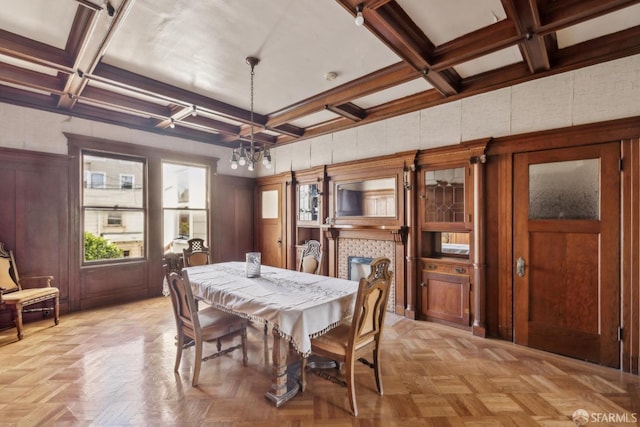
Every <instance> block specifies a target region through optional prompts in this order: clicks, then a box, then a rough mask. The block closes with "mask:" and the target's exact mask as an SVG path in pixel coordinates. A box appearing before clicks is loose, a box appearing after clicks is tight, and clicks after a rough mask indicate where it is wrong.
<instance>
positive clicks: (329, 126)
mask: <svg viewBox="0 0 640 427" xmlns="http://www.w3.org/2000/svg"><path fill="white" fill-rule="evenodd" d="M637 40H640V26H637V27H633V28H630V29H627V30H624V31H620V32H617V33H614V34H611V35H607V36H602V37H599V38H597V39H594V40H590V41H587V42H584V43H580V44H577V45H574V46H571V47H568V48H565V49H561V50H559V51H558V52H557V54H556V55H554V57H553V58H552V62H553V67H552V68H551V69H550V70H546V71H541V72H538V73H535V74H531V72H530V71H529V68H528V66H527V64H525V63H517V64H512V65H508V66H505V67H502V68H499V69H496V70H492V71H488V72H486V73H482V74H480V75H477V76H472V77H469V78H466V79H463V80H462V82H461V84H460V87H461V91H460V93H459V94H457V95H453V96H451V97H449V98H442V97H441V96H440V95H439V94H438V93H436V92H435V91H434V90H429V91H425V92H420V93H417V94H414V95H410V96H407V97H405V98H402V99H399V100H395V101H391V102H388V103H386V104H383V105H379V106H377V107H374V108H370V109H367V110H366V111H367V117H366V118H365V119H363V120H362V121H361V122H359V123H354V122H352V121H351V120H348V119H345V118H340V119H336V120H332V121H328V122H325V123H321V124H319V125H317V126H312V127H309V128H307V129H306V131H305V134H304V138H305V139H307V138H313V137H317V136H321V135H324V134H328V133H332V132H338V131H341V130H345V129H349V128H352V127H355V126H361V125H363V124H367V123H372V122H376V121H379V120H383V119H386V118H389V117H394V116H397V115H400V114H406V113H410V112H413V111H418V110H422V109H425V108H429V107H434V106H436V105H440V104H444V103H447V102H450V101H455V100H459V99H463V98H466V97H469V96H473V95H478V94H481V93H486V92H489V91H492V90H496V89H501V88H505V87H509V86H513V85H516V84H519V83H524V82H527V81H530V80H534V79H537V78H540V77H547V76H551V75H555V74H559V73H564V72H567V71H572V70H576V69H580V68H583V67H587V66H590V65H593V64H598V63H602V62H605V61H611V60H614V59H618V58H621V57H627V56H631V55H637V54H640V44H638V42H637ZM298 140H299V139H294V138H288V137H282V138H280V139H279V140H278V144H286V143H291V142H295V141H298Z"/></svg>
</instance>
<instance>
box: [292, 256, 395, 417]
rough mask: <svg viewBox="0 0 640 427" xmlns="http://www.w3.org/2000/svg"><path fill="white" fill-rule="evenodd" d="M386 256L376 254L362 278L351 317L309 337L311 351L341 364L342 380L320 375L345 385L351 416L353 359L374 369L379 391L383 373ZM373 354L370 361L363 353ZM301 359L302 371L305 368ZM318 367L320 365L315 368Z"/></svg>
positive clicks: (353, 407) (387, 281)
mask: <svg viewBox="0 0 640 427" xmlns="http://www.w3.org/2000/svg"><path fill="white" fill-rule="evenodd" d="M390 263H391V261H390V260H389V259H388V258H376V259H374V260H373V261H372V262H371V271H372V272H371V274H370V275H369V277H368V278H364V277H363V278H361V279H360V282H359V284H358V293H357V296H356V302H355V306H354V312H353V317H352V318H351V319H350V321H349V322H345V323H341V324H340V325H338V326H337V327H335V328H334V329H331V330H330V331H329V332H327V333H326V334H324V335H321V336H319V337H317V338H314V339H312V340H311V354H314V355H317V356H320V357H324V358H327V359H330V360H334V361H336V362H338V363H339V364H340V365H342V366H343V367H344V370H345V374H344V380H342V379H338V378H337V377H334V376H332V375H327V374H326V373H324V372H322V373H320V376H322V377H324V378H327V379H330V380H332V381H334V382H338V383H340V384H342V385H344V386H346V387H347V394H348V397H349V404H350V406H351V412H352V413H353V415H354V416H357V415H358V406H357V404H356V393H355V384H354V367H355V362H356V360H357V361H359V362H361V363H363V364H365V365H367V366H369V367H370V368H372V369H373V370H374V374H375V380H376V386H377V388H378V393H379V394H380V395H382V393H383V390H382V376H381V372H380V339H381V337H382V330H383V327H384V318H385V313H386V311H387V310H386V307H387V300H388V298H389V287H390V283H391V272H389V265H390ZM366 355H370V356H372V357H373V359H372V360H373V362H370V361H368V360H367V359H365V358H364V356H366ZM305 360H306V359H303V362H302V363H303V367H302V369H303V371H304V369H305V367H304V365H305V363H306V362H305ZM314 371H319V369H314Z"/></svg>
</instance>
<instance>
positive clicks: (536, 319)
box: [513, 143, 620, 367]
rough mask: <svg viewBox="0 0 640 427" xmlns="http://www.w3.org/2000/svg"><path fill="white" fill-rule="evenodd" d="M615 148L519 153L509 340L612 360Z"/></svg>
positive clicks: (615, 347)
mask: <svg viewBox="0 0 640 427" xmlns="http://www.w3.org/2000/svg"><path fill="white" fill-rule="evenodd" d="M619 153H620V148H619V145H618V144H617V143H609V144H600V145H593V146H586V147H581V148H572V149H556V150H547V151H539V152H532V153H524V154H518V155H516V157H515V162H514V168H515V170H514V192H515V194H514V221H515V231H514V260H513V261H514V269H513V271H514V280H513V283H514V297H515V301H514V309H515V312H514V318H515V331H514V333H515V342H516V343H518V344H522V345H527V346H529V347H534V348H538V349H542V350H546V351H550V352H554V353H559V354H564V355H568V356H572V357H577V358H580V359H585V360H589V361H593V362H596V363H601V364H603V365H607V366H611V367H618V366H619V363H620V347H619V342H618V333H617V331H618V326H619V315H620V314H619V313H620V273H619V272H620V268H619V262H620V261H619V260H620V255H619V247H620V240H619V239H620V224H619V220H620V171H619V158H620V154H619Z"/></svg>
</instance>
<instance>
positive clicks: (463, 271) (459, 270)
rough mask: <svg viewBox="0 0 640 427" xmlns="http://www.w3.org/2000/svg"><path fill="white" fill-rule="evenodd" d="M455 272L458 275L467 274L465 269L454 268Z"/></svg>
mask: <svg viewBox="0 0 640 427" xmlns="http://www.w3.org/2000/svg"><path fill="white" fill-rule="evenodd" d="M453 270H454V271H455V272H456V273H459V274H460V273H466V271H465V269H464V267H454V268H453Z"/></svg>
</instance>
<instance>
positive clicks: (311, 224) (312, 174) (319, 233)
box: [294, 166, 327, 274]
mask: <svg viewBox="0 0 640 427" xmlns="http://www.w3.org/2000/svg"><path fill="white" fill-rule="evenodd" d="M326 180H327V174H326V170H325V167H324V166H322V167H319V168H314V169H310V170H307V171H303V172H300V173H296V175H295V186H294V192H295V197H294V199H295V209H294V212H295V215H296V221H295V224H296V225H295V264H294V265H295V266H297V265H298V264H299V257H300V254H301V253H302V250H303V249H304V248H305V246H306V243H307V242H308V241H309V240H317V241H319V242H320V244H321V250H322V252H323V257H322V258H323V265H322V267H321V268H320V272H321V273H322V274H326V272H327V267H326V264H327V263H326V256H324V255H326V241H325V239H324V233H323V230H322V225H323V224H324V221H325V218H326V217H327V203H326V191H325V186H326Z"/></svg>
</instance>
